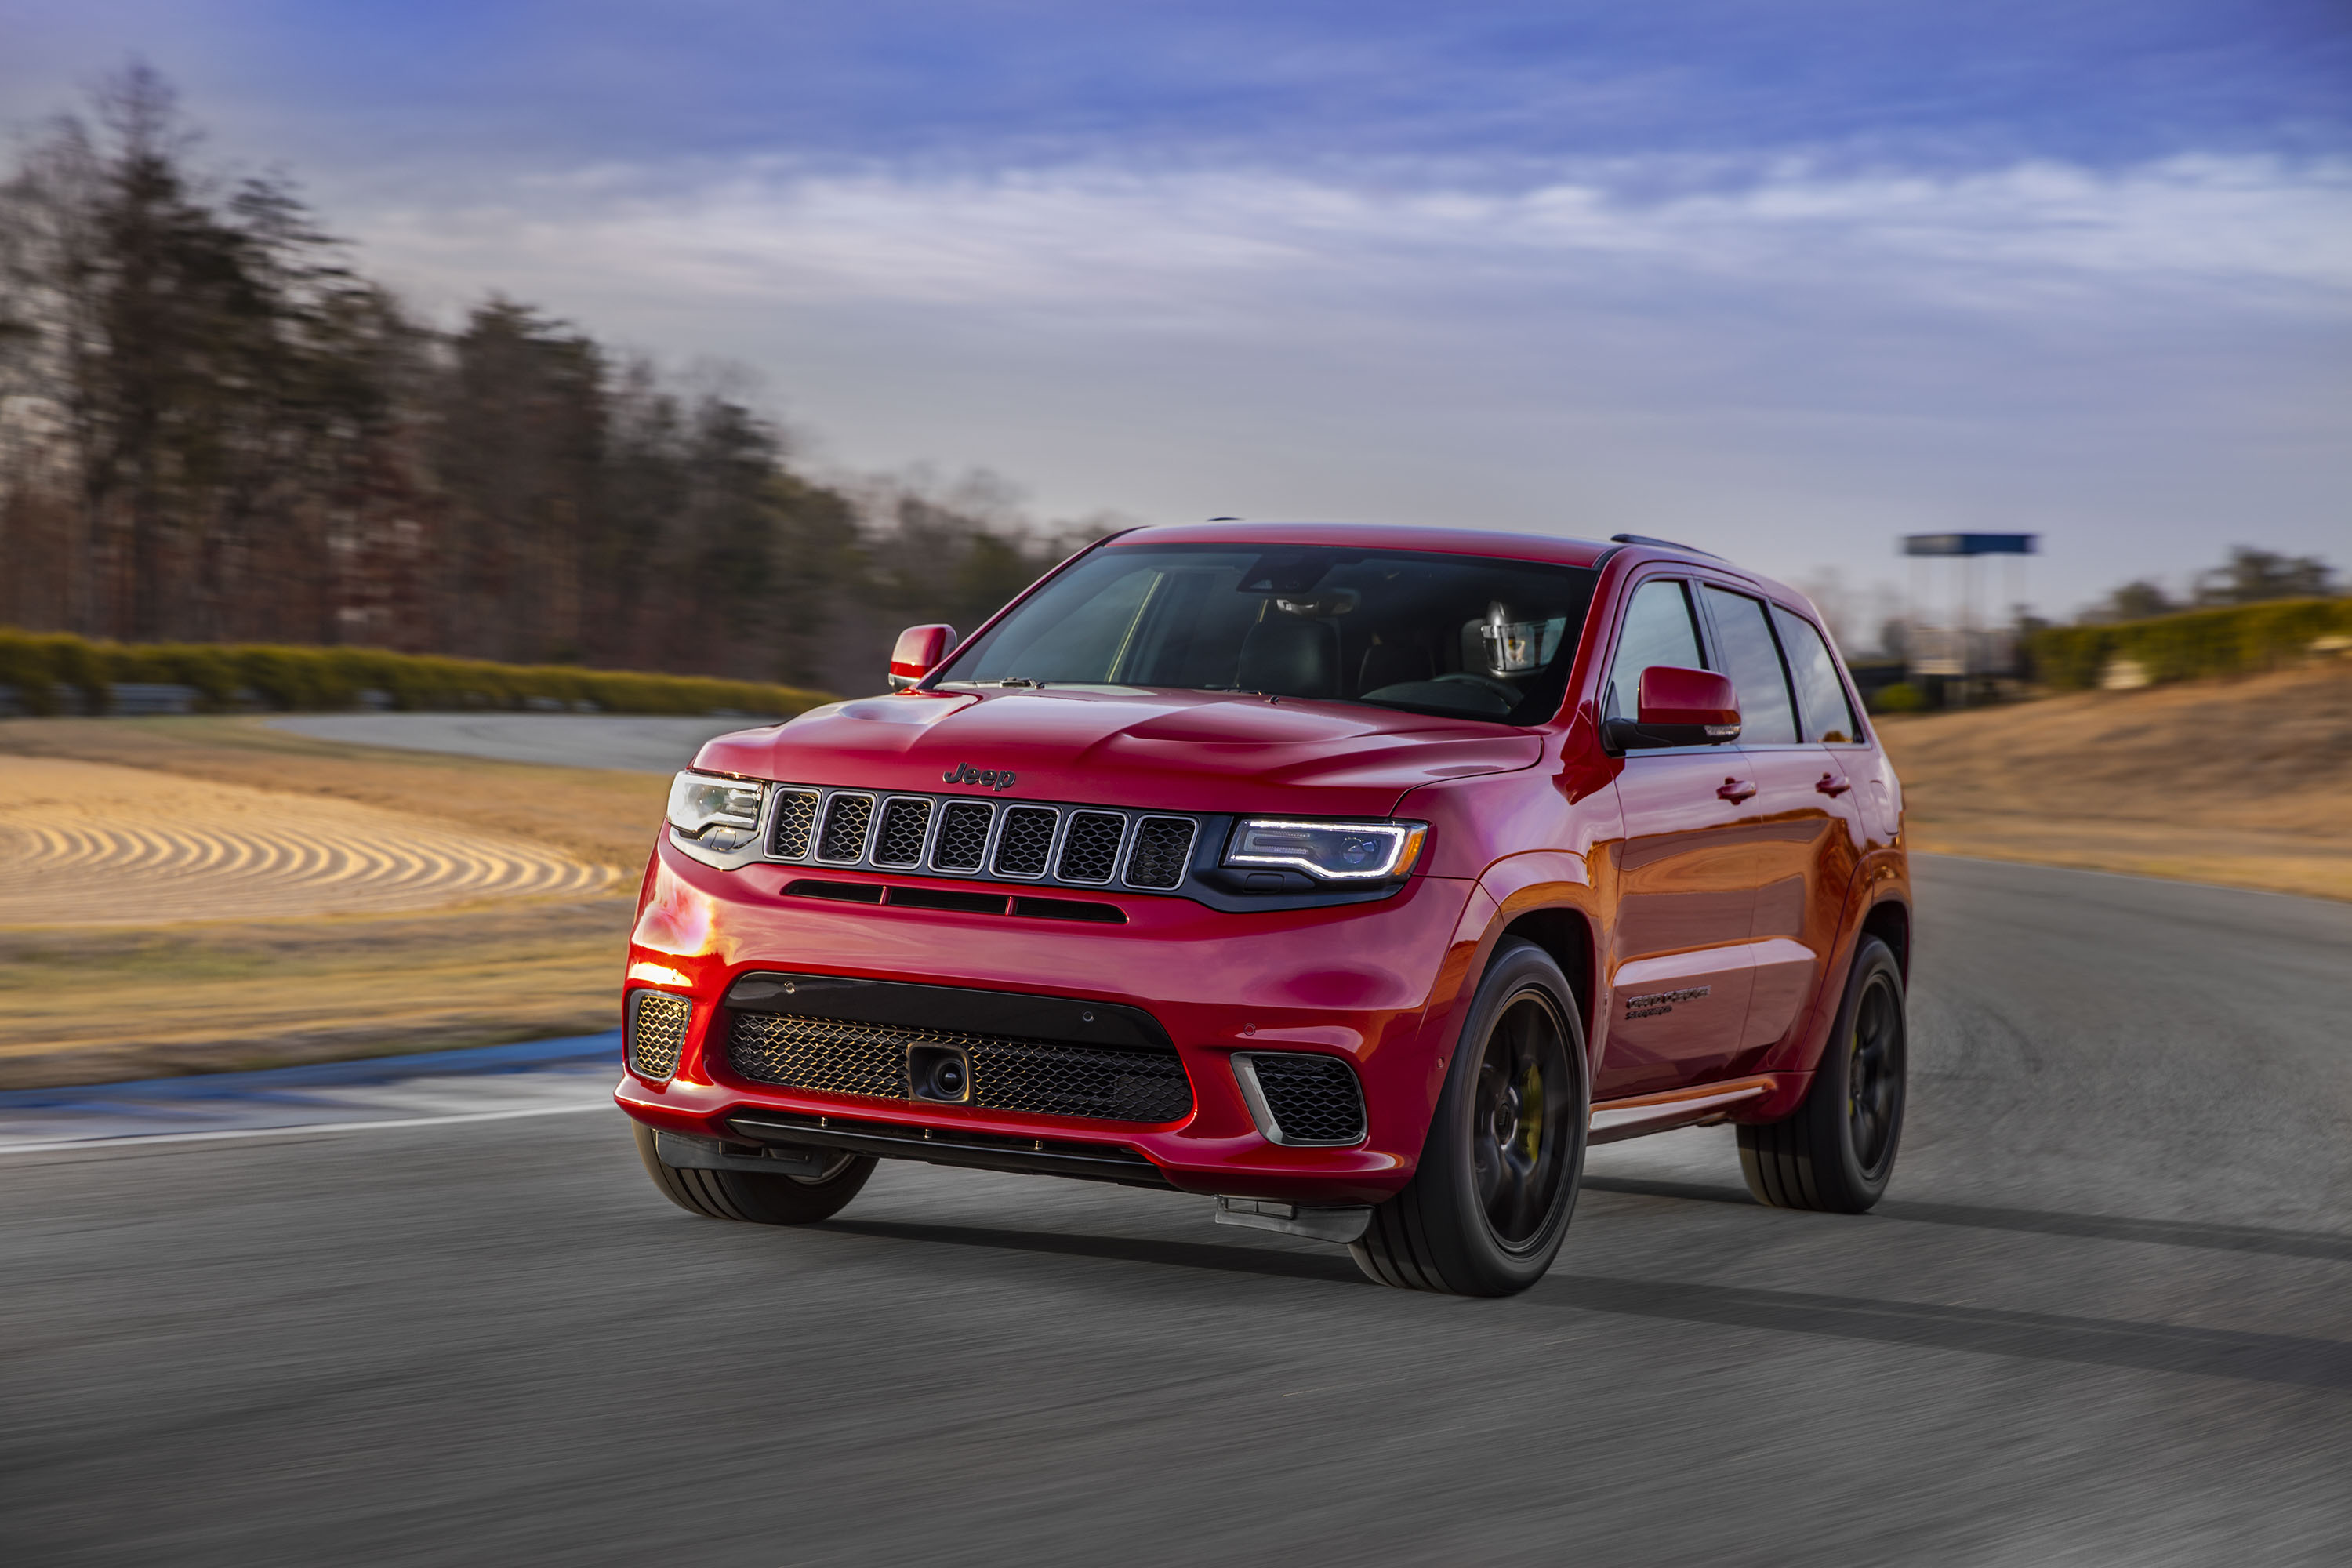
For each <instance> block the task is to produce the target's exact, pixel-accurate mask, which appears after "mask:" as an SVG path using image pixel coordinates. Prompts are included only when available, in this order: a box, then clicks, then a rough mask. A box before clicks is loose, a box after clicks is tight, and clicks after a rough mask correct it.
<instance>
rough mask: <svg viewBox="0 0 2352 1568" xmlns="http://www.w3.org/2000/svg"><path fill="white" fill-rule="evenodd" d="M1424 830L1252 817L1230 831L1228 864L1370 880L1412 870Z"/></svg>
mask: <svg viewBox="0 0 2352 1568" xmlns="http://www.w3.org/2000/svg"><path fill="white" fill-rule="evenodd" d="M1428 832H1429V827H1428V825H1427V824H1425V823H1420V822H1375V823H1369V824H1367V823H1358V822H1277V821H1275V820H1272V819H1271V818H1267V817H1253V818H1250V819H1248V820H1247V821H1244V823H1242V825H1241V826H1238V827H1236V828H1234V837H1233V842H1232V843H1231V844H1229V845H1228V846H1226V848H1225V864H1226V865H1228V866H1291V867H1296V868H1297V869H1299V870H1301V871H1305V872H1307V873H1308V874H1310V875H1312V876H1317V877H1320V878H1322V879H1325V880H1326V881H1331V882H1372V881H1378V880H1380V879H1382V878H1384V877H1400V876H1402V875H1403V874H1404V873H1405V872H1407V871H1410V870H1412V862H1413V858H1414V857H1416V856H1418V855H1419V854H1420V853H1421V841H1422V839H1423V837H1424V836H1425V835H1427V833H1428Z"/></svg>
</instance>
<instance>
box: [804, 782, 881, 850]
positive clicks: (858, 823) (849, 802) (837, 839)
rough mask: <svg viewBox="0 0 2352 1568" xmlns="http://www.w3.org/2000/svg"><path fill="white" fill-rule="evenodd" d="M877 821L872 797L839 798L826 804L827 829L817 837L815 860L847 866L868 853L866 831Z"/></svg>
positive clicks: (834, 798) (825, 825) (825, 826)
mask: <svg viewBox="0 0 2352 1568" xmlns="http://www.w3.org/2000/svg"><path fill="white" fill-rule="evenodd" d="M873 821H874V797H873V796H872V795H835V796H834V797H833V798H832V799H831V800H829V801H827V802H825V805H824V831H822V832H820V833H819V834H818V835H817V836H816V858H818V859H820V860H838V861H842V862H844V863H847V862H851V861H855V860H857V859H859V858H862V857H863V856H864V855H865V853H866V828H867V827H868V826H870V825H871V824H872V823H873Z"/></svg>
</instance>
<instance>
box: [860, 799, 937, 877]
mask: <svg viewBox="0 0 2352 1568" xmlns="http://www.w3.org/2000/svg"><path fill="white" fill-rule="evenodd" d="M930 825H931V803H930V802H929V801H928V800H922V799H918V798H913V797H909V796H905V795H902V796H900V797H899V798H898V799H897V800H894V801H892V802H890V803H889V804H888V805H885V806H884V807H883V808H882V831H881V832H879V833H877V834H876V835H875V836H874V863H875V864H876V865H877V866H919V865H921V864H922V863H923V833H924V830H925V829H927V828H929V826H930Z"/></svg>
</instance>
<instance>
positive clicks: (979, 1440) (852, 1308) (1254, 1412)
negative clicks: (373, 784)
mask: <svg viewBox="0 0 2352 1568" xmlns="http://www.w3.org/2000/svg"><path fill="white" fill-rule="evenodd" d="M1918 881H1919V902H1920V918H1921V927H1920V932H1919V942H1920V949H1921V956H1920V961H1919V968H1918V973H1917V974H1916V981H1915V986H1914V991H1913V997H1912V1014H1913V1021H1914V1031H1915V1032H1914V1041H1913V1051H1914V1068H1913V1071H1914V1077H1913V1086H1912V1088H1913V1093H1912V1106H1911V1120H1910V1126H1909V1131H1908V1134H1907V1136H1906V1146H1905V1151H1904V1154H1903V1163H1902V1165H1901V1167H1900V1169H1899V1171H1898V1173H1897V1176H1896V1181H1895V1188H1894V1191H1893V1193H1892V1194H1891V1195H1890V1197H1889V1199H1888V1201H1887V1202H1886V1203H1885V1205H1883V1206H1882V1208H1881V1209H1880V1210H1879V1212H1878V1213H1876V1214H1875V1215H1871V1216H1868V1217H1865V1218H1859V1219H1855V1218H1838V1217H1830V1216H1820V1215H1795V1214H1784V1213H1779V1212H1776V1211H1772V1210H1768V1209H1763V1208H1759V1207H1757V1206H1755V1205H1752V1204H1750V1203H1748V1201H1747V1198H1746V1196H1745V1194H1744V1193H1743V1192H1742V1190H1741V1189H1740V1186H1739V1182H1738V1166H1737V1162H1736V1157H1735V1155H1734V1153H1733V1150H1732V1146H1731V1143H1730V1140H1729V1135H1728V1134H1727V1132H1726V1131H1721V1130H1715V1131H1693V1132H1683V1133H1676V1134H1671V1135H1668V1136H1666V1137H1664V1138H1659V1139H1654V1140H1649V1141H1646V1142H1634V1143H1627V1144H1621V1145H1615V1146H1612V1147H1610V1148H1606V1149H1603V1150H1601V1151H1597V1152H1596V1153H1595V1155H1594V1158H1593V1164H1592V1176H1591V1180H1590V1182H1589V1183H1588V1184H1587V1188H1586V1191H1585V1194H1584V1197H1583V1201H1582V1204H1581V1205H1580V1209H1579V1213H1578V1218H1577V1223H1576V1227H1575V1229H1574V1231H1573V1232H1572V1233H1571V1235H1570V1241H1569V1246H1568V1249H1567V1251H1566V1252H1565V1253H1564V1254H1563V1255H1562V1257H1561V1259H1560V1261H1559V1264H1558V1266H1557V1267H1556V1268H1554V1269H1553V1271H1552V1273H1551V1275H1550V1276H1549V1278H1548V1279H1546V1280H1545V1281H1544V1282H1543V1283H1542V1284H1541V1285H1539V1286H1538V1287H1537V1289H1534V1290H1532V1291H1530V1292H1529V1293H1528V1294H1527V1295H1525V1296H1522V1297H1519V1298H1517V1299H1514V1300H1504V1301H1462V1300H1442V1299H1436V1298H1431V1297H1424V1296H1415V1295H1410V1294H1406V1293H1402V1292H1397V1291H1390V1290H1384V1289H1378V1288H1376V1287H1373V1286H1370V1285H1368V1284H1366V1283H1364V1282H1362V1281H1361V1280H1360V1279H1359V1277H1358V1276H1357V1274H1356V1272H1355V1269H1354V1267H1353V1265H1352V1264H1350V1263H1349V1261H1348V1259H1347V1258H1346V1256H1345V1255H1344V1254H1343V1253H1341V1252H1339V1250H1337V1249H1334V1248H1325V1247H1318V1246H1315V1245H1313V1244H1309V1243H1305V1242H1294V1241H1291V1240H1288V1239H1286V1238H1282V1237H1269V1236H1261V1235H1257V1234H1255V1233H1247V1232H1237V1231H1234V1230H1230V1229H1224V1228H1220V1227H1215V1226H1212V1225H1211V1224H1210V1223H1209V1220H1208V1216H1207V1212H1206V1211H1207V1206H1208V1205H1207V1204H1206V1201H1205V1200H1201V1199H1189V1198H1180V1197H1175V1196H1172V1195H1165V1194H1150V1193H1143V1192H1130V1191H1127V1190H1123V1189H1118V1188H1106V1187H1097V1186H1092V1185H1088V1184H1078V1183H1061V1182H1054V1181H1051V1180H1045V1179H1023V1178H1016V1177H1000V1176H993V1175H987V1174H982V1173H964V1172H953V1171H946V1170H937V1169H932V1168H929V1167H923V1166H912V1165H904V1164H885V1165H884V1166H883V1168H882V1171H881V1172H880V1173H878V1174H877V1177H876V1178H875V1180H874V1182H873V1183H872V1184H871V1185H869V1186H868V1187H867V1189H866V1194H865V1195H863V1196H862V1197H861V1198H860V1199H859V1200H858V1201H857V1202H856V1204H854V1205H852V1206H851V1207H850V1208H849V1209H848V1210H847V1211H846V1212H845V1214H844V1215H842V1216H841V1217H840V1218H839V1219H837V1220H835V1221H834V1222H833V1223H831V1224H828V1225H826V1226H821V1227H818V1228H815V1229H811V1230H801V1231H794V1230H781V1229H766V1228H761V1227H755V1226H730V1225H724V1224H720V1223H717V1222H712V1221H708V1220H699V1219H696V1218H693V1217H691V1216H689V1215H685V1214H683V1213H681V1212H679V1211H677V1210H676V1209H674V1208H671V1207H670V1206H669V1205H667V1204H666V1203H664V1202H663V1201H661V1200H660V1199H659V1198H658V1197H657V1196H656V1194H655V1193H654V1191H653V1189H652V1187H651V1186H650V1185H649V1184H647V1182H646V1178H645V1176H644V1175H643V1173H641V1172H640V1171H639V1170H638V1168H637V1165H636V1162H635V1153H634V1152H633V1150H632V1149H631V1147H630V1145H629V1142H628V1139H627V1136H626V1133H625V1129H624V1127H623V1125H622V1123H621V1121H620V1118H619V1116H618V1114H617V1112H609V1111H605V1110H590V1111H584V1112H578V1113H565V1114H546V1115H529V1116H513V1117H509V1118H508V1119H503V1120H498V1121H472V1122H457V1123H446V1122H443V1123H436V1122H434V1121H433V1119H430V1118H424V1119H420V1121H421V1122H422V1123H423V1124H410V1125H403V1126H385V1127H376V1128H358V1129H353V1130H345V1131H317V1132H307V1131H306V1132H296V1133H290V1134H286V1135H280V1136H272V1137H256V1138H251V1139H246V1138H239V1137H228V1138H217V1139H205V1140H191V1141H184V1142H170V1143H151V1144H146V1145H143V1146H142V1145H137V1144H122V1143H116V1144H110V1145H103V1146H93V1147H89V1148H84V1149H78V1150H66V1151H50V1152H18V1153H15V1154H7V1155H0V1258H5V1275H4V1276H0V1279H5V1284H0V1291H5V1295H0V1301H5V1315H4V1316H0V1323H5V1327H6V1329H7V1333H6V1336H5V1341H0V1413H5V1421H0V1560H5V1561H7V1562H9V1563H25V1564H35V1563H83V1562H90V1563H131V1562H141V1563H174V1564H185V1563H224V1564H226V1563H237V1564H246V1563H470V1562H485V1563H490V1562H496V1563H513V1562H562V1563H608V1562H610V1563H620V1562H633V1563H647V1562H651V1563H672V1562H690V1563H698V1564H712V1565H722V1564H736V1563H743V1564H763V1563H812V1564H831V1563H941V1562H1012V1561H1020V1562H1033V1563H1085V1564H1087V1565H1088V1568H1098V1565H1099V1564H1102V1563H1107V1562H1108V1563H1208V1562H1224V1563H1270V1562H1294V1563H1336V1562H1340V1561H1350V1562H1360V1563H1466V1562H1473V1561H1475V1562H1482V1563H1559V1562H1578V1563H1699V1562H1708V1563H1806V1564H1816V1563H1961V1564H1993V1563H2019V1564H2045V1563H2062V1562H2063V1563H2080V1564H2107V1563H2116V1564H2147V1563H2225V1562H2226V1563H2264V1564H2271V1563H2330V1564H2334V1563H2345V1562H2347V1561H2352V1479H2347V1478H2352V1141H2347V1127H2352V1028H2348V1027H2347V1022H2346V1019H2347V1012H2352V907H2347V906H2341V905H2335V904H2326V903H2320V902H2315V901H2308V900H2294V899H2288V898H2283V897H2278V896H2273V895H2267V894H2258V893H2242V892H2236V891H2230V890H2225V889H2210V888H2200V887H2190V886H2184V885H2178V884H2168V883H2159V882H2148V881H2141V880H2135V879H2125V878H2116V877H2105V876H2098V875H2094V874H2086V873H2079V872H2068V871H2057V870H2046V869H2041V868H2028V867H2013V866H2003V865H1995V864H1991V863H1986V862H1976V861H1962V860H1923V861H1922V862H1920V863H1919V866H1918Z"/></svg>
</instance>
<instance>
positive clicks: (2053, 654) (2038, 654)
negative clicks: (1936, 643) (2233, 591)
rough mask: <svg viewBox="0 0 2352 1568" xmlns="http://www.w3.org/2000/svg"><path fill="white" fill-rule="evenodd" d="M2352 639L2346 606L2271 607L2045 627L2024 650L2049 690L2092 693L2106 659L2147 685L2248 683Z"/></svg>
mask: <svg viewBox="0 0 2352 1568" xmlns="http://www.w3.org/2000/svg"><path fill="white" fill-rule="evenodd" d="M2345 636H2352V599H2276V600H2273V601H2272V602H2270V603H2268V604H2262V605H2234V606H2232V607H2231V608H2229V609H2226V610H2190V611H2188V612H2186V613H2184V614H2181V615H2178V616H2158V617H2157V618H2156V619H2154V620H2149V621H2119V622H2116V624H2114V625H2112V626H2051V627H2048V628H2046V629H2044V630H2042V631H2039V632H2036V633H2034V634H2033V637H2032V639H2031V642H2030V644H2029V646H2030V647H2031V648H2032V657H2033V668H2034V672H2035V674H2036V676H2037V677H2038V678H2039V679H2041V680H2042V683H2043V684H2045V685H2048V686H2054V687H2059V688H2061V689H2074V690H2079V689H2083V688H2085V687H2092V686H2096V685H2097V684H2098V683H2099V674H2100V672H2101V671H2102V670H2104V669H2105V668H2106V667H2107V664H2108V661H2110V660H2111V659H2118V658H2127V659H2130V660H2132V661H2134V662H2135V663H2137V664H2138V665H2139V666H2140V668H2143V669H2145V670H2147V678H2148V679H2150V680H2152V681H2163V680H2189V679H2195V678H2196V677H2198V676H2203V675H2248V674H2252V673H2253V672H2255V671H2257V670H2263V669H2273V668H2277V667H2278V666H2280V665H2283V664H2292V663H2294V661H2295V660H2297V659H2300V658H2305V657H2306V656H2307V655H2308V654H2309V652H2310V651H2311V645H2312V644H2313V643H2315V642H2316V641H2318V640H2319V639H2320V638H2321V637H2345Z"/></svg>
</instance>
